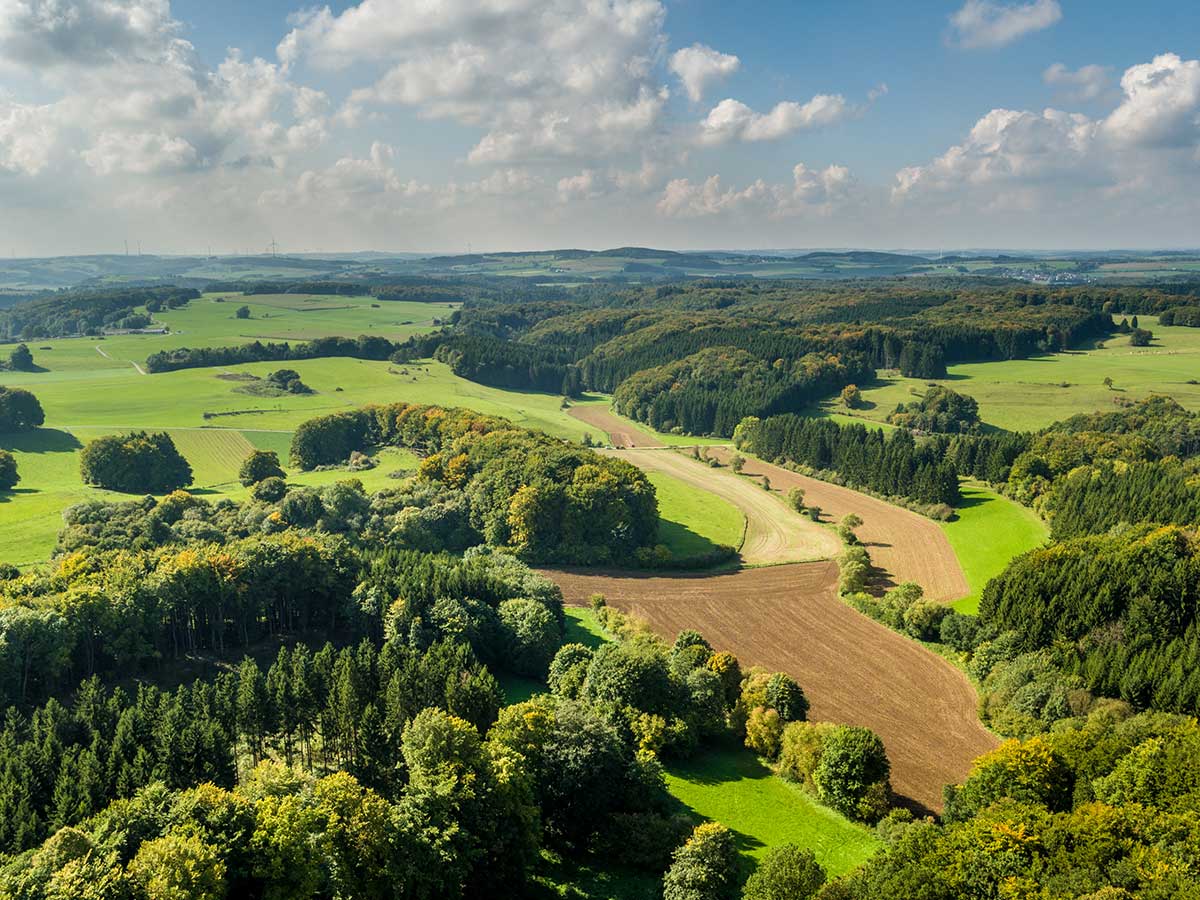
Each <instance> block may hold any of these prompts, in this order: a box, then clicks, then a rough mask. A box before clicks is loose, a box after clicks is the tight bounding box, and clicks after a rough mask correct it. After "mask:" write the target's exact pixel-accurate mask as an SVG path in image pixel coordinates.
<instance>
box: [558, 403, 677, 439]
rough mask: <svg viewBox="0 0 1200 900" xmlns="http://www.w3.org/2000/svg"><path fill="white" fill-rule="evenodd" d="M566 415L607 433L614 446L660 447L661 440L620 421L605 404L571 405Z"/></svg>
mask: <svg viewBox="0 0 1200 900" xmlns="http://www.w3.org/2000/svg"><path fill="white" fill-rule="evenodd" d="M567 415H568V416H571V417H572V418H574V419H578V420H579V421H580V422H583V423H585V424H587V425H591V426H593V427H594V428H599V429H600V430H601V431H603V432H604V433H605V434H607V435H608V439H609V440H610V441H611V442H612V445H613V446H614V447H661V446H663V443H662V441H660V440H659V439H658V438H656V437H654V436H653V435H649V434H646V433H645V432H642V431H639V430H638V429H636V428H634V427H633V426H632V425H630V424H629V423H628V422H622V421H621V420H620V419H619V418H617V416H615V415H614V414H613V412H612V410H611V409H609V408H608V407H607V406H572V407H571V408H570V409H568V410H567Z"/></svg>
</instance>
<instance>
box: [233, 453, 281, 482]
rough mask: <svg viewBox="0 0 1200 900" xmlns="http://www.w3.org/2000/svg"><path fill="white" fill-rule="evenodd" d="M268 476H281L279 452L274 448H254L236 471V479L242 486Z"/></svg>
mask: <svg viewBox="0 0 1200 900" xmlns="http://www.w3.org/2000/svg"><path fill="white" fill-rule="evenodd" d="M268 478H283V468H282V467H281V466H280V465H279V454H277V453H276V452H275V451H274V450H255V451H254V452H253V453H251V454H250V455H249V456H247V457H246V459H245V461H244V462H243V463H242V468H241V469H240V470H239V471H238V481H240V482H241V483H242V485H243V486H244V487H250V485H252V484H258V483H259V482H260V481H265V480H266V479H268Z"/></svg>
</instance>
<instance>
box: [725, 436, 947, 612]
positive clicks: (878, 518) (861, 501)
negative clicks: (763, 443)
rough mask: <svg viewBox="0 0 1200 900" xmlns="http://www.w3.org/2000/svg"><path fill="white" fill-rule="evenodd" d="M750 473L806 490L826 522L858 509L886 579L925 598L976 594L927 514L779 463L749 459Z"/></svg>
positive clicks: (777, 485) (780, 486) (864, 536)
mask: <svg viewBox="0 0 1200 900" xmlns="http://www.w3.org/2000/svg"><path fill="white" fill-rule="evenodd" d="M712 453H713V455H714V456H716V457H717V458H718V459H721V460H722V461H728V459H729V456H730V454H731V451H729V450H725V449H715V450H713V451H712ZM742 471H743V472H745V473H746V474H748V475H766V476H767V477H768V478H770V479H771V487H772V489H774V490H778V491H781V492H784V493H786V492H787V490H788V489H789V488H791V487H800V488H802V489H803V490H804V498H805V502H806V503H807V504H809V505H810V506H819V507H820V508H821V521H823V522H836V521H838V520H839V519H841V518H842V516H845V515H846V514H847V513H852V512H853V513H858V515H859V517H860V518H861V519H862V520H863V524H862V525H861V526H860V527H859V528H858V529H857V533H858V536H859V538H860V539H861V540H862V542H863V544H865V545H866V547H867V550H868V551H869V552H870V554H871V562H872V563H874V565H875V566H876V568H878V569H880V570H881V571H882V573H883V574H884V576H885V577H886V579H887V581H889V582H891V583H893V584H899V583H900V582H901V581H915V582H916V583H917V584H919V585H921V587H923V588H924V589H925V596H927V597H931V598H933V599H934V600H941V601H950V600H957V599H958V598H959V597H965V596H967V594H969V593H971V589H970V587H969V586H968V585H967V576H966V575H964V574H963V570H962V566H960V565H959V564H958V557H957V556H955V555H954V550H953V549H952V548H951V546H950V542H949V541H948V540H947V539H946V535H945V533H944V532H943V531H942V529H941V528H940V527H938V524H937V523H936V522H934V521H933V520H932V519H927V518H926V517H925V516H921V515H918V514H917V513H914V512H910V511H908V510H907V509H901V508H900V507H898V506H893V505H892V504H890V503H885V502H883V501H882V500H876V499H875V498H874V497H869V496H867V495H866V494H860V493H859V492H858V491H852V490H850V489H849V488H844V487H839V486H838V485H836V484H830V483H828V482H826V481H818V480H817V479H815V478H808V477H806V476H804V475H797V474H796V473H795V472H789V471H788V470H787V469H782V468H780V467H779V466H773V465H770V464H769V463H764V462H760V461H759V460H756V459H747V460H746V465H745V467H744V468H743V469H742Z"/></svg>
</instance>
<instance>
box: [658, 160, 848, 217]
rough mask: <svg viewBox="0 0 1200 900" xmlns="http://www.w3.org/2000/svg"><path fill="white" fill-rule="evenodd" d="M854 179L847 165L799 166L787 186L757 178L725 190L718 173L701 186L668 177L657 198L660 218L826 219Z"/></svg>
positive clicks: (682, 179)
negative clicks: (806, 217) (722, 216)
mask: <svg viewBox="0 0 1200 900" xmlns="http://www.w3.org/2000/svg"><path fill="white" fill-rule="evenodd" d="M853 189H854V179H853V177H852V176H851V174H850V170H849V169H847V168H846V167H845V166H838V165H831V166H827V167H826V168H824V169H821V170H813V169H809V168H808V167H807V166H805V165H804V163H797V164H796V166H795V167H794V168H793V169H792V182H791V184H768V183H767V182H765V181H763V180H762V179H761V178H760V179H757V180H756V181H754V182H753V183H752V184H750V185H748V186H747V187H745V188H742V189H741V190H737V189H736V188H726V187H725V186H724V185H723V184H722V183H721V177H720V176H719V175H712V176H709V177H708V178H707V179H705V180H704V181H702V182H699V183H696V182H692V181H691V180H689V179H687V178H676V179H672V180H671V181H669V182H668V183H667V186H666V188H665V189H664V190H663V192H662V196H661V197H659V200H658V204H657V208H658V212H659V214H661V215H662V216H665V217H667V218H676V219H679V218H684V219H689V218H705V217H712V216H721V215H734V216H768V217H771V218H785V217H789V216H801V215H806V214H817V215H828V214H830V213H831V212H832V211H833V210H834V209H835V208H837V207H838V206H839V205H842V204H844V203H846V202H847V201H848V200H849V199H850V198H851V197H852V194H853Z"/></svg>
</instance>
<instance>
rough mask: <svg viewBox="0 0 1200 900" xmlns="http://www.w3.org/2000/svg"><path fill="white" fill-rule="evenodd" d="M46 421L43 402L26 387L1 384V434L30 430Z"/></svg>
mask: <svg viewBox="0 0 1200 900" xmlns="http://www.w3.org/2000/svg"><path fill="white" fill-rule="evenodd" d="M45 421H46V414H45V413H44V412H42V404H40V403H38V399H37V397H35V396H33V394H31V393H30V392H29V391H27V390H25V389H24V388H17V387H5V386H4V385H0V434H3V433H4V432H6V431H28V430H29V429H31V428H37V427H38V426H40V425H41V424H42V423H43V422H45Z"/></svg>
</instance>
